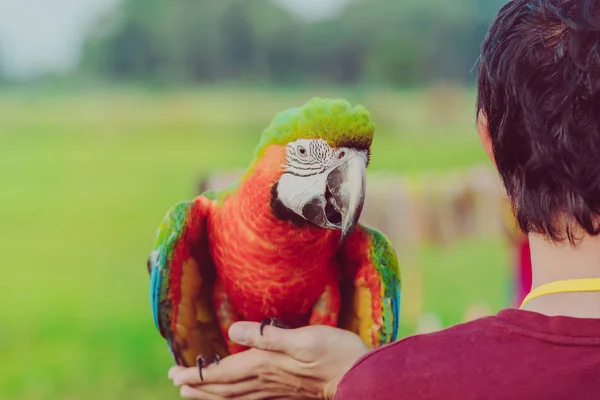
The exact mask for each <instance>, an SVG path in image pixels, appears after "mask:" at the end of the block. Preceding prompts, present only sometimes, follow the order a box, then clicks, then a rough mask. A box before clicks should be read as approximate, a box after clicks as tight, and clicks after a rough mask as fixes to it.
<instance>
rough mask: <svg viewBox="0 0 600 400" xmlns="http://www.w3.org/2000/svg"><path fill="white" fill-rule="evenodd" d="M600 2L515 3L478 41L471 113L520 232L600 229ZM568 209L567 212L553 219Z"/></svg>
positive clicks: (570, 233)
mask: <svg viewBox="0 0 600 400" xmlns="http://www.w3.org/2000/svg"><path fill="white" fill-rule="evenodd" d="M599 10H600V0H512V1H510V2H509V3H508V4H506V5H505V6H504V7H503V8H502V9H501V10H500V12H499V14H498V16H497V18H496V20H495V21H494V23H493V24H492V26H491V28H490V30H489V32H488V35H487V37H486V39H485V41H484V43H483V46H482V51H481V59H480V66H479V78H478V98H477V112H478V115H479V113H480V112H481V113H482V114H483V115H484V116H485V117H486V118H487V122H488V128H489V133H490V137H491V141H492V146H493V151H494V157H495V161H496V165H497V168H498V170H499V173H500V176H501V178H502V181H503V182H504V186H505V187H506V190H507V193H508V196H509V198H510V200H511V203H512V206H513V210H514V212H515V215H516V218H517V221H518V223H519V226H520V228H521V229H522V230H523V232H525V233H528V232H534V233H540V234H543V235H544V236H546V237H548V238H549V239H551V240H552V241H555V242H563V241H564V240H565V239H568V240H569V241H570V242H571V243H573V244H574V243H575V241H576V239H575V237H574V234H575V233H576V230H577V229H575V230H574V228H577V225H579V226H581V228H583V229H584V230H585V231H586V232H588V233H589V234H590V235H598V234H599V233H600V226H599V223H598V219H597V217H598V216H599V215H600V15H599V12H598V11H599ZM560 215H565V216H566V217H567V218H566V220H565V219H562V218H558V217H559V216H560Z"/></svg>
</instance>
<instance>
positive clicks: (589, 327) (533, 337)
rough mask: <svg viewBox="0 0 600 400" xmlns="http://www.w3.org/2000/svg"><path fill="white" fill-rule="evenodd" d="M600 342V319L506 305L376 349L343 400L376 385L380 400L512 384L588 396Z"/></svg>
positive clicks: (345, 382) (499, 390) (346, 384)
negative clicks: (534, 363) (489, 313)
mask: <svg viewBox="0 0 600 400" xmlns="http://www.w3.org/2000/svg"><path fill="white" fill-rule="evenodd" d="M599 347H600V320H586V319H576V318H567V317H559V316H555V317H549V316H544V315H540V314H536V313H532V312H528V311H522V310H514V309H506V310H501V311H500V312H499V313H498V314H496V315H494V316H489V317H483V318H479V319H476V320H474V321H471V322H467V323H463V324H459V325H455V326H453V327H450V328H447V329H444V330H441V331H438V332H433V333H428V334H422V335H415V336H410V337H408V338H405V339H403V340H400V341H398V342H395V343H392V344H389V345H386V346H383V347H380V348H379V349H376V350H374V351H372V352H371V353H369V354H367V355H366V356H364V357H363V358H362V359H361V360H359V361H358V362H357V363H356V364H355V365H354V366H353V367H352V369H351V370H350V371H349V372H348V373H347V374H346V375H345V376H344V378H343V379H342V381H340V384H339V385H338V390H339V393H338V394H336V399H347V398H349V399H362V398H365V399H367V398H370V397H369V393H373V392H374V391H380V392H381V391H382V392H384V393H382V394H381V395H380V396H378V398H379V399H381V400H385V399H394V398H397V397H398V394H399V393H402V394H403V395H405V396H407V398H412V399H437V398H441V397H440V396H443V398H445V399H461V400H465V399H480V398H487V399H492V398H494V399H495V398H499V399H502V398H507V397H506V396H509V395H510V390H511V389H510V386H511V385H520V386H521V388H522V389H523V390H524V392H523V393H526V394H528V395H529V394H531V396H529V397H527V396H525V395H523V396H522V397H518V398H531V397H532V396H533V397H536V396H537V397H539V398H550V397H551V396H550V395H549V396H550V397H548V396H541V397H540V396H539V395H540V394H541V393H546V392H548V393H550V392H552V393H558V392H561V393H562V392H564V393H571V394H573V393H577V396H575V398H581V399H584V398H585V399H587V398H590V396H589V395H586V393H587V392H586V390H587V391H589V390H591V389H592V388H593V389H594V391H596V390H597V389H599V387H600V383H595V382H596V381H593V380H590V381H589V382H594V383H593V384H591V383H590V384H589V385H587V386H586V385H582V382H583V381H585V382H587V380H586V379H588V375H589V373H590V371H589V365H591V364H590V362H591V363H600V353H599V352H598V348H599ZM532 359H535V360H537V362H538V363H539V364H540V365H545V366H547V367H548V368H546V369H545V370H544V373H539V371H537V370H535V369H533V368H532V366H531V363H529V362H526V360H532ZM584 360H585V361H584ZM594 371H596V370H594ZM594 373H596V372H594ZM565 376H568V377H570V378H569V379H565V378H564V377H565ZM561 377H562V378H561ZM561 379H562V380H561ZM556 382H562V383H561V385H559V386H557V384H556ZM525 383H526V384H525ZM594 393H595V392H594ZM560 398H562V397H560Z"/></svg>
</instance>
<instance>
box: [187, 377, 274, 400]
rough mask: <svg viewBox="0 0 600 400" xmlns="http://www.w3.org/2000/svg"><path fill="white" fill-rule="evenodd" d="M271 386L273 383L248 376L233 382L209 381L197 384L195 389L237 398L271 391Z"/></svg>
mask: <svg viewBox="0 0 600 400" xmlns="http://www.w3.org/2000/svg"><path fill="white" fill-rule="evenodd" d="M273 386H274V385H273V384H271V383H265V382H264V381H261V380H259V379H258V378H250V379H247V380H245V381H240V382H235V383H225V384H223V383H210V384H207V385H202V386H198V387H197V389H198V390H201V391H203V392H207V393H212V394H215V395H217V396H221V397H225V398H236V399H237V398H240V396H245V395H250V394H253V393H256V392H259V391H260V392H265V391H272V389H274V388H273Z"/></svg>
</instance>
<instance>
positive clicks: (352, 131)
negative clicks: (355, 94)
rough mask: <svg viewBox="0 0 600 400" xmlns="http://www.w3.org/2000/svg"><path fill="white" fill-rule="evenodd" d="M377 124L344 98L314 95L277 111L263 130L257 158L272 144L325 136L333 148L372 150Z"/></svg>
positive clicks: (359, 107) (362, 108)
mask: <svg viewBox="0 0 600 400" xmlns="http://www.w3.org/2000/svg"><path fill="white" fill-rule="evenodd" d="M374 134H375V126H374V124H373V122H372V121H371V115H370V113H369V112H368V111H367V109H366V108H364V107H363V106H361V105H356V106H353V105H352V104H350V103H349V102H347V101H346V100H343V99H326V98H319V97H315V98H312V99H310V100H309V101H307V102H306V103H305V104H304V105H303V106H301V107H294V108H290V109H287V110H285V111H281V112H279V113H277V114H276V115H275V116H274V117H273V119H272V121H271V124H270V125H269V126H268V127H267V128H266V129H265V130H264V131H263V132H262V135H261V138H260V143H259V145H258V148H257V150H256V157H257V158H260V157H261V156H262V154H263V153H264V151H265V149H266V148H267V147H268V146H270V145H273V144H280V145H285V144H287V143H289V142H293V141H294V140H296V139H299V138H303V139H318V138H320V139H323V140H325V141H326V142H327V143H328V144H329V145H330V146H331V147H344V146H345V147H354V148H357V149H369V148H370V147H371V143H372V142H373V136H374Z"/></svg>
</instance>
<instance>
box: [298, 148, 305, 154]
mask: <svg viewBox="0 0 600 400" xmlns="http://www.w3.org/2000/svg"><path fill="white" fill-rule="evenodd" d="M298 154H300V155H301V156H306V149H305V148H304V147H303V146H298Z"/></svg>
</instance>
